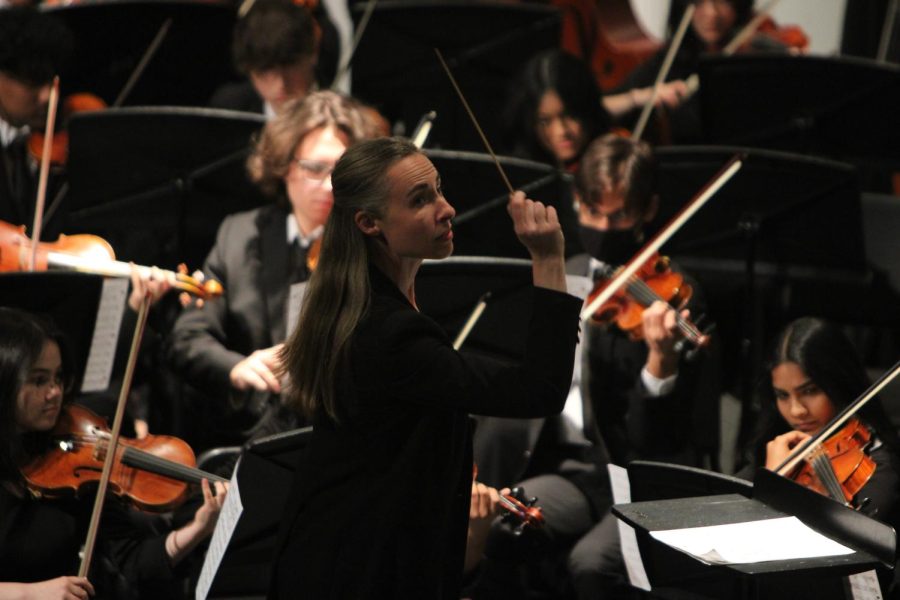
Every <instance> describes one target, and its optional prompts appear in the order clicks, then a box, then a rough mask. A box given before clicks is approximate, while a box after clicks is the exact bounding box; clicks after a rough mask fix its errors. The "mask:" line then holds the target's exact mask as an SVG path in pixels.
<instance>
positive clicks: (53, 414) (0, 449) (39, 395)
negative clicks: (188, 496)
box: [0, 308, 226, 599]
mask: <svg viewBox="0 0 900 600" xmlns="http://www.w3.org/2000/svg"><path fill="white" fill-rule="evenodd" d="M65 356H66V354H65V345H64V343H63V340H62V337H61V335H60V334H59V333H57V332H56V331H55V330H54V329H53V328H52V327H50V326H48V325H45V324H43V323H41V322H39V321H38V320H36V319H34V318H33V317H31V316H30V315H28V314H26V313H24V312H21V311H18V310H13V309H7V308H0V598H23V597H24V598H51V599H55V598H87V597H89V596H93V595H94V593H95V591H94V586H93V585H92V584H91V583H90V582H89V581H88V580H87V579H86V578H83V577H74V576H69V575H68V574H69V573H74V572H75V571H76V569H77V566H78V552H79V548H80V545H81V543H83V542H84V540H85V534H86V531H87V525H88V521H89V519H90V512H91V511H90V509H91V507H92V506H93V499H92V498H91V497H90V495H87V496H85V497H78V498H69V499H58V500H55V499H46V498H42V497H40V496H32V495H31V494H30V493H29V491H28V488H27V486H26V483H25V481H24V478H23V477H22V475H21V469H22V467H24V466H25V465H26V464H28V463H29V462H30V461H31V460H32V459H33V458H34V457H35V456H36V454H37V453H39V452H40V451H41V450H42V449H43V448H46V446H47V434H48V432H50V431H51V430H52V429H53V427H54V426H55V425H56V421H57V419H58V417H59V415H60V411H61V410H62V408H63V404H64V403H65V392H66V389H67V387H68V385H67V384H68V382H70V381H71V373H72V371H71V365H70V364H69V362H68V360H65V359H64V357H65ZM216 490H217V492H218V493H217V495H216V496H213V495H212V492H211V489H210V487H209V483H208V482H206V481H204V482H203V495H204V503H203V505H202V506H201V507H200V508H199V509H198V510H197V512H196V514H195V515H194V519H193V521H191V522H190V523H189V524H187V525H185V526H184V527H182V528H181V529H178V530H175V531H168V532H165V533H163V534H159V535H151V534H149V532H144V531H142V530H139V529H138V527H137V525H136V524H135V523H134V522H132V521H131V518H130V516H129V514H128V512H127V511H126V510H125V509H124V508H122V507H121V506H119V505H117V504H116V503H114V502H107V503H106V506H105V507H104V515H103V519H102V520H101V529H100V536H101V537H100V543H101V546H100V547H99V549H100V550H101V553H103V554H105V555H107V556H108V557H110V558H111V559H112V560H113V563H114V564H115V565H116V567H117V568H118V569H120V573H121V575H123V576H124V577H125V579H126V580H127V581H128V582H129V583H131V584H134V585H136V586H137V585H143V584H151V585H153V586H156V585H158V582H160V581H166V580H168V581H172V580H173V579H174V578H175V575H174V571H173V567H174V566H175V564H176V563H178V562H179V561H181V560H182V559H183V558H184V557H185V556H187V555H188V553H189V552H190V551H191V550H192V549H193V548H195V547H196V546H197V544H199V543H200V542H201V541H203V540H204V539H206V538H207V537H209V536H210V535H211V534H212V531H213V528H214V527H215V523H216V520H217V518H218V514H219V511H220V509H221V507H222V503H223V502H224V499H225V494H226V490H225V487H224V486H223V484H221V483H217V484H216ZM97 562H99V561H95V565H96V564H97ZM93 576H94V575H93V574H92V577H93ZM106 593H107V594H110V595H111V596H114V595H115V596H117V595H118V592H114V591H112V589H111V588H109V587H108V588H107V589H106Z"/></svg>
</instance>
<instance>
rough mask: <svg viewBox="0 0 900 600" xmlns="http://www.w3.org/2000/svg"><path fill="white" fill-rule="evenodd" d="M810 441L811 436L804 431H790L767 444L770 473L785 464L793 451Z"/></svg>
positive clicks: (767, 461) (767, 462)
mask: <svg viewBox="0 0 900 600" xmlns="http://www.w3.org/2000/svg"><path fill="white" fill-rule="evenodd" d="M808 439H809V434H806V433H803V432H802V431H788V432H787V433H783V434H781V435H779V436H778V437H776V438H775V439H774V440H772V441H771V442H769V443H768V444H766V468H767V469H769V470H770V471H773V470H775V468H776V467H777V466H778V465H780V464H781V463H782V462H784V459H786V458H787V457H788V455H789V454H790V453H791V451H792V450H793V449H794V448H796V447H797V446H798V445H799V444H802V443H803V442H805V441H806V440H808Z"/></svg>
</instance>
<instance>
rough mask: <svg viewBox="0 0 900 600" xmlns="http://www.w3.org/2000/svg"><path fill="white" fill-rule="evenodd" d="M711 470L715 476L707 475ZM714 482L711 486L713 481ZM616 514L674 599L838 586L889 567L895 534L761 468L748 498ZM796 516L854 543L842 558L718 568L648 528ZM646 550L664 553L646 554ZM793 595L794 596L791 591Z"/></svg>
mask: <svg viewBox="0 0 900 600" xmlns="http://www.w3.org/2000/svg"><path fill="white" fill-rule="evenodd" d="M712 475H714V474H712ZM713 485H715V484H713ZM612 510H613V513H614V514H615V515H616V516H617V517H619V518H620V519H622V520H624V521H625V522H626V523H628V524H629V525H631V526H632V527H634V528H635V529H636V530H637V532H638V539H639V544H640V545H641V553H642V555H643V556H644V557H645V560H644V562H645V566H646V567H647V572H648V576H649V577H650V580H651V583H652V584H653V586H654V593H657V592H659V593H661V594H662V595H663V597H673V596H670V595H668V594H667V591H670V590H677V592H676V595H674V597H679V598H737V597H742V598H756V597H760V598H773V599H777V598H789V597H799V596H797V595H796V594H797V592H796V589H798V588H799V589H805V590H806V592H807V595H805V597H822V596H819V595H816V596H809V595H808V593H809V592H811V591H812V590H817V591H818V590H820V589H821V590H828V589H831V590H834V589H838V590H842V589H843V588H842V584H841V582H840V581H839V579H838V578H839V577H842V576H844V575H849V574H853V573H859V572H861V571H866V570H869V569H872V568H875V567H878V568H888V569H892V568H893V566H894V561H895V549H896V533H895V532H894V530H893V528H891V527H889V526H887V525H884V524H883V523H879V522H878V521H875V520H874V519H870V518H869V517H866V516H865V515H863V514H861V513H859V512H857V511H855V510H852V509H848V508H846V507H844V506H843V505H841V504H840V503H838V502H834V501H833V500H831V499H829V498H826V497H824V496H821V495H819V494H817V493H815V492H813V491H811V490H807V489H806V488H803V487H802V486H799V485H797V484H795V483H794V482H792V481H790V480H788V479H786V478H783V477H780V476H778V475H775V474H774V473H772V472H770V471H767V470H765V469H760V470H759V471H758V472H757V473H756V476H755V477H754V485H753V498H748V497H746V496H744V495H741V494H724V495H713V496H703V497H693V498H678V499H668V500H651V501H645V502H634V503H632V504H617V505H615V506H613V508H612ZM790 515H793V516H796V517H797V518H799V519H800V520H801V521H802V522H804V523H805V524H806V525H808V526H809V527H811V528H813V529H815V530H816V531H818V532H819V533H821V534H823V535H825V536H826V537H828V538H830V539H832V540H834V541H836V542H838V543H840V544H842V545H844V546H848V547H850V548H852V549H853V550H854V552H853V553H852V554H849V555H843V556H826V557H819V558H798V559H789V560H776V561H768V562H761V563H749V564H730V565H717V564H709V563H707V562H705V561H703V560H701V559H698V558H696V557H693V556H691V555H688V554H685V553H682V552H681V551H679V550H675V549H673V548H669V547H667V546H665V545H664V544H662V543H661V542H659V541H657V540H655V539H653V538H651V537H650V536H649V533H650V532H651V531H664V530H669V529H682V528H688V527H703V526H708V525H721V524H728V523H742V522H749V521H756V520H761V519H771V518H776V517H782V516H790ZM648 548H653V549H657V550H663V552H661V553H659V554H652V553H649V554H648V553H647V552H646V550H647V549H648ZM790 594H795V595H794V596H791V595H790Z"/></svg>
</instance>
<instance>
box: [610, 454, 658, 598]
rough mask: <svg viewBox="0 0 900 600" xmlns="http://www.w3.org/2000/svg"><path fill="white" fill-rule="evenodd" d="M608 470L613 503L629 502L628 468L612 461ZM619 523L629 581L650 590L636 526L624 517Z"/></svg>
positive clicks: (620, 539) (629, 483) (620, 543)
mask: <svg viewBox="0 0 900 600" xmlns="http://www.w3.org/2000/svg"><path fill="white" fill-rule="evenodd" d="M606 470H607V471H609V483H610V487H611V488H612V496H613V503H614V504H628V503H629V502H631V482H630V481H629V480H628V470H627V469H625V468H623V467H620V466H618V465H614V464H612V463H610V464H608V465H606ZM618 525H619V545H620V546H621V550H622V558H623V559H624V561H625V570H626V571H627V572H628V581H630V582H631V585H633V586H634V587H636V588H640V589H642V590H646V591H648V592H649V591H650V578H648V577H647V570H646V569H645V568H644V561H643V559H642V558H641V552H640V550H639V549H638V542H637V535H636V534H635V533H634V528H633V527H632V526H631V525H628V524H627V523H625V522H624V521H623V520H622V519H619V522H618Z"/></svg>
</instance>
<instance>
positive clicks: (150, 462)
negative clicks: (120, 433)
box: [122, 446, 228, 485]
mask: <svg viewBox="0 0 900 600" xmlns="http://www.w3.org/2000/svg"><path fill="white" fill-rule="evenodd" d="M122 464H124V465H127V466H129V467H134V468H135V469H141V470H142V471H147V472H150V473H155V474H157V475H162V476H163V477H169V478H170V479H175V480H177V481H183V482H185V483H195V484H198V485H199V484H200V481H201V480H202V479H208V480H209V481H210V483H213V482H216V481H220V482H223V483H224V482H226V481H228V480H227V479H225V478H223V477H219V476H218V475H213V474H212V473H207V472H206V471H201V470H200V469H195V468H194V467H188V466H186V465H182V464H179V463H177V462H173V461H171V460H166V459H164V458H160V457H159V456H156V455H154V454H150V453H149V452H144V451H143V450H138V449H137V448H133V447H131V446H125V450H124V452H123V453H122Z"/></svg>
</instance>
